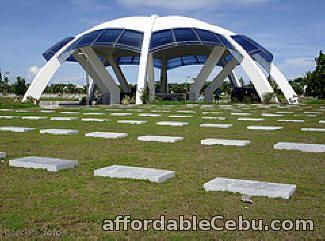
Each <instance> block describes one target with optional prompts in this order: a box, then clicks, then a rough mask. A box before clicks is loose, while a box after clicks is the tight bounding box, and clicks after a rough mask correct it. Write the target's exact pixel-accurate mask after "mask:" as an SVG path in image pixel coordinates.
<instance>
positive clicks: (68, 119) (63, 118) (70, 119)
mask: <svg viewBox="0 0 325 241" xmlns="http://www.w3.org/2000/svg"><path fill="white" fill-rule="evenodd" d="M51 120H54V121H72V120H78V117H51Z"/></svg>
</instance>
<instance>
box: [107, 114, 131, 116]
mask: <svg viewBox="0 0 325 241" xmlns="http://www.w3.org/2000/svg"><path fill="white" fill-rule="evenodd" d="M130 115H133V114H132V113H111V116H130Z"/></svg>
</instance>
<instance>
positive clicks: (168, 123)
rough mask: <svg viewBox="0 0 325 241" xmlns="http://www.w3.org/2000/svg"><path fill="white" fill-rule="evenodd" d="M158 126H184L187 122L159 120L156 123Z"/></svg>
mask: <svg viewBox="0 0 325 241" xmlns="http://www.w3.org/2000/svg"><path fill="white" fill-rule="evenodd" d="M156 124H157V125H160V126H186V125H188V122H181V121H159V122H157V123H156Z"/></svg>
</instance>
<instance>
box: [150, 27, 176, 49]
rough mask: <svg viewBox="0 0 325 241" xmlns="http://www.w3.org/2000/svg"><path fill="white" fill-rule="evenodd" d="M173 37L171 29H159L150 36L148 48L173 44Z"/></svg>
mask: <svg viewBox="0 0 325 241" xmlns="http://www.w3.org/2000/svg"><path fill="white" fill-rule="evenodd" d="M173 43H174V39H173V35H172V32H171V30H161V31H157V32H154V33H153V34H152V36H151V43H150V49H151V50H152V49H156V48H160V47H161V46H165V45H168V44H173Z"/></svg>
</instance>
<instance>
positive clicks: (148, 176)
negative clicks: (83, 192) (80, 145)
mask: <svg viewBox="0 0 325 241" xmlns="http://www.w3.org/2000/svg"><path fill="white" fill-rule="evenodd" d="M94 176H101V177H110V178H121V179H125V178H127V179H136V180H148V181H150V182H155V183H163V182H165V181H167V180H168V179H170V178H173V177H174V176H175V172H174V171H167V170H161V169H156V168H144V167H129V166H121V165H112V166H109V167H104V168H100V169H97V170H95V171H94Z"/></svg>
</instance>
